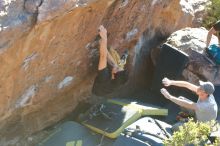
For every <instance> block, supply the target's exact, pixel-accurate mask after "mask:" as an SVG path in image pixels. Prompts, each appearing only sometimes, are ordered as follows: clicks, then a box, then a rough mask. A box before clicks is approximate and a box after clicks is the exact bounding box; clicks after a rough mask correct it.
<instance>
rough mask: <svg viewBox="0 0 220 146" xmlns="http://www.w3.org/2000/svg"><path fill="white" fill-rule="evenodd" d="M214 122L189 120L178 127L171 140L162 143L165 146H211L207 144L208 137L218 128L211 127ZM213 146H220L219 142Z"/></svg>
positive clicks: (217, 126)
mask: <svg viewBox="0 0 220 146" xmlns="http://www.w3.org/2000/svg"><path fill="white" fill-rule="evenodd" d="M214 123H215V122H214V121H212V122H208V123H202V122H194V121H192V120H189V122H187V123H185V124H184V125H183V126H180V128H179V131H176V132H174V134H173V136H172V138H170V139H167V140H165V141H164V145H165V146H188V145H193V146H201V145H211V144H208V143H207V142H208V135H209V134H210V132H211V131H213V130H215V129H213V127H215V128H219V125H216V126H213V125H214ZM212 145H214V146H218V145H220V140H219V139H217V140H216V142H215V143H214V144H212Z"/></svg>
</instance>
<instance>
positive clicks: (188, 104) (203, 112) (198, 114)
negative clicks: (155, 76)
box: [161, 78, 218, 122]
mask: <svg viewBox="0 0 220 146" xmlns="http://www.w3.org/2000/svg"><path fill="white" fill-rule="evenodd" d="M162 83H163V84H164V85H165V86H171V85H173V86H178V87H184V88H187V89H189V90H191V91H193V92H195V93H196V94H197V96H198V101H197V102H196V103H195V102H193V101H191V100H189V99H186V98H184V97H182V96H180V97H179V98H177V97H175V96H173V95H171V94H170V93H169V92H168V91H167V90H166V89H164V88H162V89H161V93H162V94H163V95H164V97H165V98H167V99H169V100H171V101H172V102H174V103H175V104H177V105H179V106H181V107H183V108H186V109H188V110H192V111H193V112H194V113H195V118H196V120H197V121H200V122H207V121H211V120H215V119H216V118H217V111H218V107H217V104H216V102H215V98H214V96H213V93H214V90H215V88H214V85H213V84H212V83H211V82H203V81H199V86H196V85H194V84H191V83H189V82H186V81H174V80H170V79H168V78H164V79H163V80H162Z"/></svg>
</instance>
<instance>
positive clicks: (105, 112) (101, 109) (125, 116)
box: [81, 99, 168, 138]
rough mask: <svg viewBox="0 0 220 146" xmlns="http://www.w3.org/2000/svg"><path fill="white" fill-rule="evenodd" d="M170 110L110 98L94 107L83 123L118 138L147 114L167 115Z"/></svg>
mask: <svg viewBox="0 0 220 146" xmlns="http://www.w3.org/2000/svg"><path fill="white" fill-rule="evenodd" d="M167 114H168V110H167V109H162V108H159V107H154V106H152V105H151V106H150V105H148V106H147V105H146V104H145V105H144V104H137V103H136V102H131V101H129V100H119V99H110V100H107V101H105V102H103V103H102V104H100V105H96V106H94V107H92V108H91V109H90V110H89V111H88V112H87V113H85V114H84V115H83V118H82V119H81V123H82V124H83V125H85V126H86V127H88V128H89V129H91V130H93V131H95V132H97V133H100V134H102V135H105V136H107V137H109V138H117V137H118V136H119V135H120V133H121V132H122V131H123V130H124V129H125V128H126V127H127V126H129V125H130V124H132V123H133V122H135V121H136V120H138V119H139V118H140V117H141V116H145V115H167Z"/></svg>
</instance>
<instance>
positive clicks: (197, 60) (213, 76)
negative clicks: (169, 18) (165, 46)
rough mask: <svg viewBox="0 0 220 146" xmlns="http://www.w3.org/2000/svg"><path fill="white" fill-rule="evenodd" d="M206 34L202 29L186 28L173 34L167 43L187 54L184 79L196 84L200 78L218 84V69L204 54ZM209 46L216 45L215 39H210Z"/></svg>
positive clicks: (219, 75) (219, 80)
mask: <svg viewBox="0 0 220 146" xmlns="http://www.w3.org/2000/svg"><path fill="white" fill-rule="evenodd" d="M207 33H208V31H207V30H206V29H204V28H186V29H182V30H179V31H177V32H175V33H173V34H172V35H171V36H170V37H169V38H168V39H167V42H168V43H170V44H172V45H174V46H176V47H177V48H179V49H180V50H182V51H184V52H186V53H187V54H189V57H190V63H189V65H188V67H187V69H186V70H185V71H184V72H183V75H184V77H185V78H186V79H188V80H189V81H191V82H194V83H195V82H196V83H198V79H199V78H200V79H203V80H209V81H211V82H213V83H214V84H220V72H219V69H220V68H219V66H217V65H216V64H215V63H213V62H211V61H210V60H209V58H208V57H207V55H206V54H205V46H206V44H205V42H206V36H207ZM211 44H218V39H217V37H215V36H213V37H212V42H211Z"/></svg>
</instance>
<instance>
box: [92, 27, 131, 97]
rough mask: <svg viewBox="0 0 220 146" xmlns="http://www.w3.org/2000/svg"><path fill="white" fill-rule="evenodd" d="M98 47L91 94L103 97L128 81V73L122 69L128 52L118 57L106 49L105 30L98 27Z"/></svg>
mask: <svg viewBox="0 0 220 146" xmlns="http://www.w3.org/2000/svg"><path fill="white" fill-rule="evenodd" d="M99 35H100V37H101V39H100V47H99V64H98V75H97V76H96V78H95V81H94V84H93V88H92V93H94V94H95V95H97V96H104V95H107V94H110V93H112V92H113V91H115V89H118V88H119V87H120V86H121V85H123V84H125V82H126V81H127V80H128V73H127V71H126V70H125V69H124V66H125V64H126V59H127V57H128V51H125V53H124V54H123V55H122V57H119V55H118V53H117V52H116V51H115V50H114V49H112V48H111V49H110V51H108V49H107V30H106V29H105V28H104V26H102V25H101V26H100V27H99Z"/></svg>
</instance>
